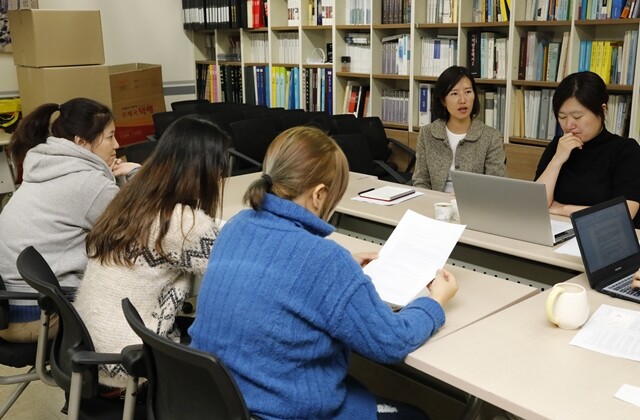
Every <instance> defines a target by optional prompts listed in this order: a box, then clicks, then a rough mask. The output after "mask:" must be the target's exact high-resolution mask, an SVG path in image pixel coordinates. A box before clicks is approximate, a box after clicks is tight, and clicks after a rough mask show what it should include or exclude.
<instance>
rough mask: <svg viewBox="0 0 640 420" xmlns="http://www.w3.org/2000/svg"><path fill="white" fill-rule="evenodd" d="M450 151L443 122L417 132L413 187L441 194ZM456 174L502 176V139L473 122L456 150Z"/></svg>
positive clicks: (503, 168) (495, 132)
mask: <svg viewBox="0 0 640 420" xmlns="http://www.w3.org/2000/svg"><path fill="white" fill-rule="evenodd" d="M452 160H453V151H452V150H451V146H450V145H449V140H448V139H447V131H446V124H445V121H444V120H442V119H438V120H436V121H434V122H432V123H431V124H428V125H425V126H423V127H422V128H420V134H418V144H417V147H416V166H415V172H414V173H413V185H415V186H416V187H422V188H428V189H430V190H435V191H444V185H445V183H446V181H447V177H448V175H449V169H450V168H451V162H452ZM455 168H456V170H460V171H465V172H475V173H479V174H487V175H497V176H506V174H507V170H506V168H505V156H504V140H503V135H502V133H501V132H499V131H498V130H496V129H494V128H492V127H489V126H487V125H485V124H484V123H482V122H480V121H478V120H473V121H472V122H471V127H469V132H468V133H467V135H466V136H465V138H464V139H463V140H461V141H460V143H459V144H458V147H457V149H456V161H455Z"/></svg>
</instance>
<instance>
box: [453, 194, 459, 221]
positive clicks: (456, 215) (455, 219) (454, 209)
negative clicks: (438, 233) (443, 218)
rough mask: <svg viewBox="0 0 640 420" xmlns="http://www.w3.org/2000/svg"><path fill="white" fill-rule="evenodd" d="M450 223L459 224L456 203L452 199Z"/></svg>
mask: <svg viewBox="0 0 640 420" xmlns="http://www.w3.org/2000/svg"><path fill="white" fill-rule="evenodd" d="M451 221H452V222H456V223H460V213H458V202H457V201H456V199H455V198H454V199H453V200H451Z"/></svg>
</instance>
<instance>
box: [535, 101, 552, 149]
mask: <svg viewBox="0 0 640 420" xmlns="http://www.w3.org/2000/svg"><path fill="white" fill-rule="evenodd" d="M550 95H551V89H542V92H541V95H540V120H539V121H538V123H539V124H538V132H537V135H536V137H537V138H539V139H546V138H547V127H548V126H549V109H550V108H551V96H550Z"/></svg>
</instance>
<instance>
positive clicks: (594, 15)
mask: <svg viewBox="0 0 640 420" xmlns="http://www.w3.org/2000/svg"><path fill="white" fill-rule="evenodd" d="M580 1H581V3H580V14H579V16H580V19H583V20H584V19H630V18H638V17H640V4H638V2H637V1H636V0H609V1H587V0H580Z"/></svg>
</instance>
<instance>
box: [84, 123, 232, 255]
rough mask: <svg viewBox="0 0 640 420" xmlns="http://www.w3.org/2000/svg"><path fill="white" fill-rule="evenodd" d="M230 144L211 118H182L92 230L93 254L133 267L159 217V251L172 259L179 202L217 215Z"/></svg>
mask: <svg viewBox="0 0 640 420" xmlns="http://www.w3.org/2000/svg"><path fill="white" fill-rule="evenodd" d="M230 143H231V140H230V139H229V136H228V135H227V134H226V133H225V132H224V131H222V130H221V129H220V128H219V127H218V126H216V125H215V124H213V123H212V122H210V121H208V120H205V119H202V118H201V117H197V116H194V115H188V116H185V117H181V118H179V119H177V120H176V121H175V122H174V123H173V124H171V125H170V126H169V128H167V130H166V131H165V133H164V134H163V136H162V137H161V138H160V140H159V143H158V146H157V147H156V149H155V150H154V152H153V154H152V155H151V156H150V157H149V159H147V162H146V163H145V164H144V166H143V167H142V168H141V169H140V170H139V171H138V173H137V174H136V175H135V176H134V177H133V179H132V180H131V181H130V182H128V183H127V184H126V185H125V186H124V187H123V188H122V190H121V191H120V192H119V193H118V195H117V196H116V197H115V198H114V199H113V201H112V202H111V203H110V204H109V206H108V207H107V209H106V210H105V212H104V214H103V215H102V216H101V217H100V218H99V219H98V221H97V223H96V225H95V226H94V227H93V229H92V230H91V232H90V233H89V235H88V237H87V254H88V255H89V257H91V258H98V259H99V260H100V262H102V263H108V262H113V263H116V264H121V265H127V266H131V265H132V264H133V262H134V261H135V259H136V258H137V257H138V256H139V255H140V253H141V252H142V250H143V249H144V248H145V247H147V244H148V243H149V240H150V237H151V229H152V226H153V225H154V223H155V222H156V220H159V233H158V236H157V238H156V240H155V244H154V250H155V251H156V252H157V253H158V254H159V255H161V256H162V257H164V258H168V256H167V255H166V254H165V252H164V250H163V248H162V241H163V239H164V237H165V236H166V234H167V232H168V230H169V223H170V221H171V215H172V213H173V210H174V208H175V206H176V205H177V204H183V205H187V206H189V207H191V209H201V210H202V211H203V212H205V213H206V214H207V215H209V216H210V217H212V218H214V217H216V216H217V214H218V212H219V211H220V208H221V207H222V194H223V188H224V178H225V175H226V173H227V170H228V153H227V152H228V149H229V146H230Z"/></svg>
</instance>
